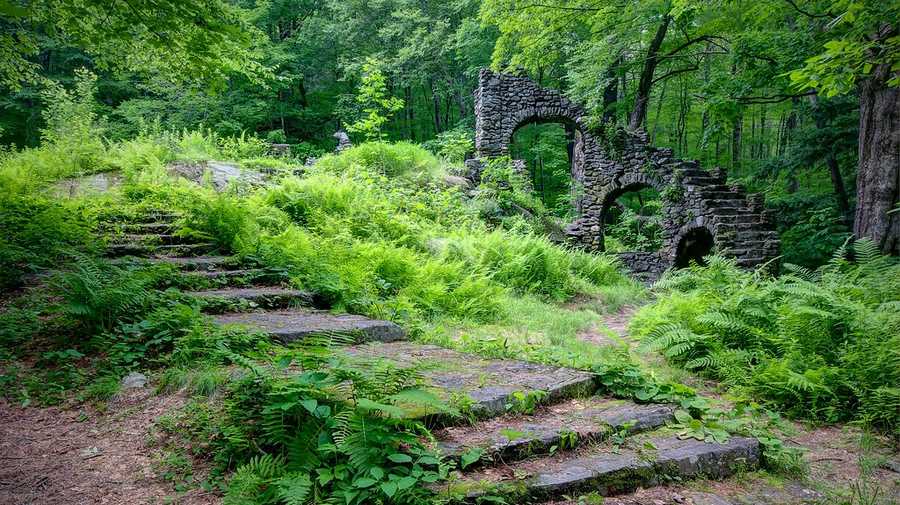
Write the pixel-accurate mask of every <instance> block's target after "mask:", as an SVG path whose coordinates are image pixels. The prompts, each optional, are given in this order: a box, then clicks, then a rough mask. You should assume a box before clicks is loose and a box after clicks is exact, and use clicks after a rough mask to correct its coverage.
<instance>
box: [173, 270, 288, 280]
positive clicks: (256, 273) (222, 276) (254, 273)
mask: <svg viewBox="0 0 900 505" xmlns="http://www.w3.org/2000/svg"><path fill="white" fill-rule="evenodd" d="M181 275H182V276H184V277H191V276H196V277H201V278H203V279H208V280H211V281H221V282H226V283H227V282H231V281H233V280H235V279H247V280H252V281H253V282H257V281H258V280H259V279H266V278H269V277H272V278H278V279H282V278H283V277H284V276H283V275H281V274H277V273H272V272H270V271H268V270H266V269H264V268H242V269H237V270H188V271H185V272H184V273H182V274H181Z"/></svg>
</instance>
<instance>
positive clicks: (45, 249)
mask: <svg viewBox="0 0 900 505" xmlns="http://www.w3.org/2000/svg"><path fill="white" fill-rule="evenodd" d="M0 190H2V188H0ZM92 243H93V241H92V237H91V233H90V228H89V227H88V225H87V223H86V222H85V220H84V219H82V218H81V216H80V214H79V213H77V212H76V211H75V209H73V208H72V206H71V205H69V204H62V203H60V202H56V201H52V200H49V199H45V198H42V197H36V196H32V195H26V194H23V193H19V192H18V191H16V190H14V189H11V190H10V191H9V192H2V193H0V288H10V287H14V286H17V285H18V284H19V282H20V281H21V278H22V276H23V275H24V274H25V273H28V272H32V271H35V270H36V269H38V268H41V267H49V266H51V265H57V264H59V262H60V261H61V260H63V259H64V258H65V256H66V253H67V251H69V250H73V249H80V250H83V251H89V250H91V249H93V245H92Z"/></svg>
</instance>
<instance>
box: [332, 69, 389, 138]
mask: <svg viewBox="0 0 900 505" xmlns="http://www.w3.org/2000/svg"><path fill="white" fill-rule="evenodd" d="M381 66H382V64H381V63H380V62H379V61H378V60H376V59H375V58H373V57H369V58H368V59H366V62H365V63H364V64H363V66H362V72H363V74H362V79H361V82H360V85H359V90H358V91H357V94H356V104H357V105H358V106H359V108H360V111H359V112H358V114H359V117H358V119H356V120H355V121H354V122H353V123H350V124H345V127H346V128H347V131H348V132H350V133H359V134H361V135H362V136H363V137H364V138H365V139H366V140H384V133H383V132H382V128H383V127H384V124H385V123H387V121H388V119H390V117H391V116H392V115H394V114H395V113H396V112H397V111H399V110H400V109H402V108H403V100H402V99H400V98H397V97H394V96H389V95H388V90H387V80H386V78H385V76H384V73H383V72H382V71H381Z"/></svg>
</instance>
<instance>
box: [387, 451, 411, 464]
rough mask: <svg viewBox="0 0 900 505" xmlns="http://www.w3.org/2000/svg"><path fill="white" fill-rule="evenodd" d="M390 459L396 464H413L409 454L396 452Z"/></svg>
mask: <svg viewBox="0 0 900 505" xmlns="http://www.w3.org/2000/svg"><path fill="white" fill-rule="evenodd" d="M388 459H389V460H391V461H393V462H394V463H412V458H411V457H410V456H409V454H403V453H400V452H396V453H394V454H391V455H390V456H388Z"/></svg>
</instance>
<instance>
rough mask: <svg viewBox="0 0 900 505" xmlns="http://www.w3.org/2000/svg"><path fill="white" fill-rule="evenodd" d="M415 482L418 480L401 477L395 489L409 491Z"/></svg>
mask: <svg viewBox="0 0 900 505" xmlns="http://www.w3.org/2000/svg"><path fill="white" fill-rule="evenodd" d="M416 482H418V480H417V479H416V478H415V477H403V478H402V479H400V480H398V481H397V489H399V490H401V491H402V490H404V489H409V488H411V487H413V486H414V485H416Z"/></svg>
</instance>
